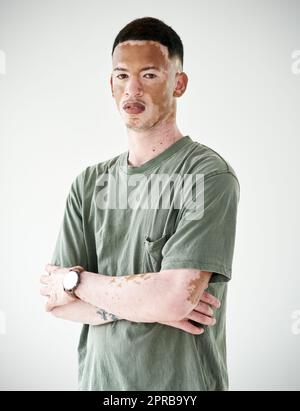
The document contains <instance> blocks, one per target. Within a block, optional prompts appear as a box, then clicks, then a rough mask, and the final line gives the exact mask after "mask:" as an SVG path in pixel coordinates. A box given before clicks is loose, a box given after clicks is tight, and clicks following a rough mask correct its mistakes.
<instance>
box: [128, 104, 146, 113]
mask: <svg viewBox="0 0 300 411" xmlns="http://www.w3.org/2000/svg"><path fill="white" fill-rule="evenodd" d="M123 110H124V111H126V113H128V114H139V113H142V112H143V111H145V106H144V105H143V104H142V103H138V102H132V103H130V102H129V103H125V104H124V105H123Z"/></svg>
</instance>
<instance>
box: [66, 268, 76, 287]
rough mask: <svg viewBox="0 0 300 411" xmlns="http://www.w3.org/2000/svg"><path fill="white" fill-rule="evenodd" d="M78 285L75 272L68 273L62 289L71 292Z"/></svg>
mask: <svg viewBox="0 0 300 411" xmlns="http://www.w3.org/2000/svg"><path fill="white" fill-rule="evenodd" d="M77 283H78V273H76V271H69V272H68V273H66V275H65V278H64V289H65V290H67V291H70V290H73V288H74V287H76V285H77Z"/></svg>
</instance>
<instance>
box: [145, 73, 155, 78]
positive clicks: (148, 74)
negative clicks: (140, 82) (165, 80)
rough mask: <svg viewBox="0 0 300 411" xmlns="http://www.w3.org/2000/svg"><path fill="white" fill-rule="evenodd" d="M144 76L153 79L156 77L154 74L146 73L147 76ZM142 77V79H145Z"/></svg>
mask: <svg viewBox="0 0 300 411" xmlns="http://www.w3.org/2000/svg"><path fill="white" fill-rule="evenodd" d="M145 76H153V77H148V78H155V77H157V75H156V74H153V73H147V74H145ZM145 76H144V77H145Z"/></svg>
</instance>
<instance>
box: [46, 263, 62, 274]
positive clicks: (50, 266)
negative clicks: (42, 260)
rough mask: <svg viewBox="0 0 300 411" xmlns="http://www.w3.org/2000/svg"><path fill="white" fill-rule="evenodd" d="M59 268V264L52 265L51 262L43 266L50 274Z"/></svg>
mask: <svg viewBox="0 0 300 411" xmlns="http://www.w3.org/2000/svg"><path fill="white" fill-rule="evenodd" d="M58 268H59V266H57V265H53V264H46V266H45V270H46V271H47V273H49V274H51V273H53V272H54V271H56V270H57V269H58Z"/></svg>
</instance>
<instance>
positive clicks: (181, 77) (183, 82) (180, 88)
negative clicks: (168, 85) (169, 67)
mask: <svg viewBox="0 0 300 411" xmlns="http://www.w3.org/2000/svg"><path fill="white" fill-rule="evenodd" d="M188 81H189V78H188V76H187V75H186V73H184V72H183V71H182V72H177V73H176V80H175V88H174V92H173V96H174V97H180V96H182V95H183V93H184V92H185V90H186V87H187V84H188Z"/></svg>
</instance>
